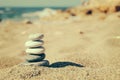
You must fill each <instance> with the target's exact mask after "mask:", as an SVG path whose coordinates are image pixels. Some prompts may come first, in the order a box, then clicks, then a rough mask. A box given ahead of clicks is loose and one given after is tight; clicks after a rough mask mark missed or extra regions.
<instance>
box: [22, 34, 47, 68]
mask: <svg viewBox="0 0 120 80" xmlns="http://www.w3.org/2000/svg"><path fill="white" fill-rule="evenodd" d="M43 37H44V35H43V34H39V33H37V34H32V35H30V36H29V41H27V42H26V43H25V46H26V47H27V49H26V54H27V55H26V62H25V63H24V64H25V65H35V66H48V65H49V61H48V60H44V58H45V53H44V51H45V48H44V47H42V45H43V44H44V42H43V40H42V39H43Z"/></svg>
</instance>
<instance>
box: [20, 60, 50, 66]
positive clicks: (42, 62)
mask: <svg viewBox="0 0 120 80" xmlns="http://www.w3.org/2000/svg"><path fill="white" fill-rule="evenodd" d="M21 65H26V66H49V61H48V60H43V61H40V62H24V63H22V64H21Z"/></svg>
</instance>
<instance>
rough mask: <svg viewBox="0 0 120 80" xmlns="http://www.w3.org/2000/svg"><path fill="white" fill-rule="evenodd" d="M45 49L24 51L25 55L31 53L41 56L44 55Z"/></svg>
mask: <svg viewBox="0 0 120 80" xmlns="http://www.w3.org/2000/svg"><path fill="white" fill-rule="evenodd" d="M44 51H45V49H44V48H43V47H41V48H28V49H26V53H33V54H41V53H44Z"/></svg>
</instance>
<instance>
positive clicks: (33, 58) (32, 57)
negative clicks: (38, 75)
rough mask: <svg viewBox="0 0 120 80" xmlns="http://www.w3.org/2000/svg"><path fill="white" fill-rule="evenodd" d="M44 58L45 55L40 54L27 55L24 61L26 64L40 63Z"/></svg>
mask: <svg viewBox="0 0 120 80" xmlns="http://www.w3.org/2000/svg"><path fill="white" fill-rule="evenodd" d="M44 58H45V54H44V53H42V54H40V55H27V56H26V61H28V62H39V61H42V60H43V59H44Z"/></svg>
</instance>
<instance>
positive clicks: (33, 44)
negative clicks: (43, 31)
mask: <svg viewBox="0 0 120 80" xmlns="http://www.w3.org/2000/svg"><path fill="white" fill-rule="evenodd" d="M43 43H44V42H43V41H42V40H37V41H32V40H30V41H27V42H26V43H25V46H26V47H40V46H42V45H43Z"/></svg>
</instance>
